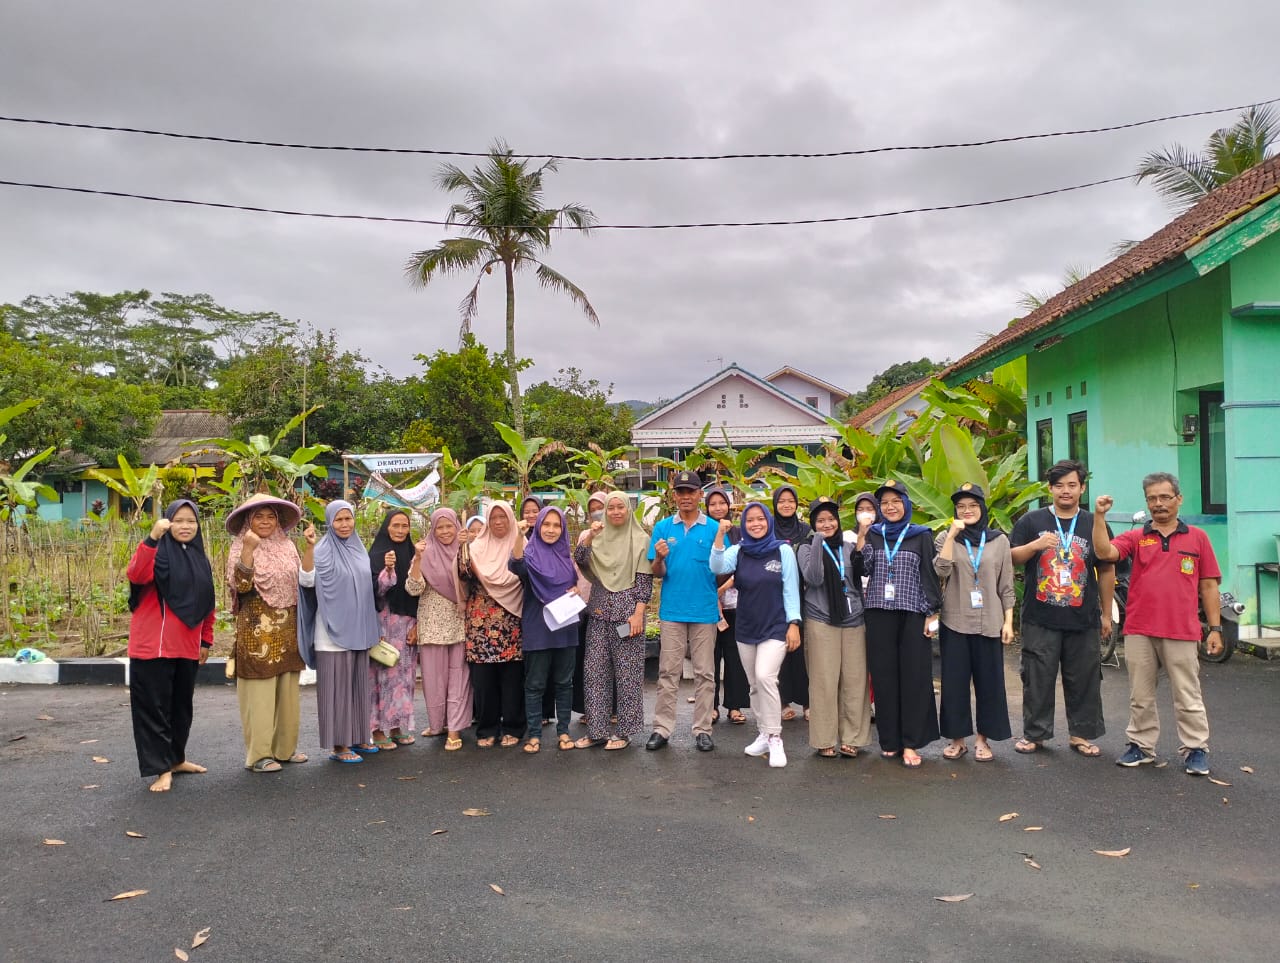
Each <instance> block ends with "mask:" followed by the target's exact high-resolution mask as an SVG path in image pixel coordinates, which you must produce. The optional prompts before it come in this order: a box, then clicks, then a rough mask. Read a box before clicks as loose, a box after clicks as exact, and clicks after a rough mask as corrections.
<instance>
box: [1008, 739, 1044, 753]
mask: <svg viewBox="0 0 1280 963" xmlns="http://www.w3.org/2000/svg"><path fill="white" fill-rule="evenodd" d="M1013 751H1014V752H1020V753H1022V754H1023V755H1024V756H1029V755H1031V753H1033V752H1039V751H1040V743H1038V742H1032V741H1031V740H1030V739H1019V740H1018V741H1017V742H1015V743H1014V744H1013Z"/></svg>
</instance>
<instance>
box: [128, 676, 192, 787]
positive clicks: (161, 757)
mask: <svg viewBox="0 0 1280 963" xmlns="http://www.w3.org/2000/svg"><path fill="white" fill-rule="evenodd" d="M199 669H200V663H199V662H197V661H196V660H195V659H130V660H129V713H130V715H131V716H132V717H133V744H134V746H135V747H136V748H137V750H138V771H139V772H140V773H142V775H144V776H158V775H160V774H161V773H165V772H168V771H169V770H170V769H172V768H173V767H174V766H176V765H178V763H180V762H186V759H187V736H189V735H190V734H191V716H192V709H191V700H192V697H193V696H194V695H195V691H196V672H197V671H198V670H199Z"/></svg>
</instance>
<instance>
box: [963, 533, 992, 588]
mask: <svg viewBox="0 0 1280 963" xmlns="http://www.w3.org/2000/svg"><path fill="white" fill-rule="evenodd" d="M986 547H987V533H986V530H985V529H984V530H983V532H982V539H981V540H980V541H979V542H978V554H977V556H976V557H975V556H974V554H973V546H972V545H970V544H969V543H968V542H965V543H964V550H965V551H966V552H968V553H969V564H970V565H972V566H973V578H974V581H977V578H978V566H979V565H980V564H981V563H982V550H983V549H985V548H986Z"/></svg>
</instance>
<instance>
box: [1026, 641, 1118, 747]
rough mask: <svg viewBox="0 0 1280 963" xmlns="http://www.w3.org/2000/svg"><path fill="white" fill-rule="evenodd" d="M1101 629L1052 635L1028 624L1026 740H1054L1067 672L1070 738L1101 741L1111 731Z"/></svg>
mask: <svg viewBox="0 0 1280 963" xmlns="http://www.w3.org/2000/svg"><path fill="white" fill-rule="evenodd" d="M1101 631H1102V627H1101V626H1100V625H1097V624H1095V625H1094V627H1093V628H1092V629H1088V630H1086V631H1084V632H1064V631H1062V630H1060V629H1046V628H1045V627H1044V626H1042V625H1036V624H1035V623H1033V622H1028V621H1026V620H1025V619H1024V620H1023V622H1022V736H1023V738H1024V739H1027V740H1029V741H1031V742H1044V741H1045V740H1046V739H1052V738H1053V712H1054V698H1055V692H1054V689H1055V688H1056V683H1057V681H1058V669H1059V668H1061V669H1062V701H1063V702H1064V703H1066V707H1067V732H1069V733H1070V734H1071V735H1073V736H1076V737H1077V738H1080V739H1097V738H1098V737H1099V736H1101V735H1102V734H1103V733H1105V732H1106V731H1107V727H1106V724H1105V723H1104V722H1103V721H1102V648H1101V639H1100V638H1099V634H1100V633H1101Z"/></svg>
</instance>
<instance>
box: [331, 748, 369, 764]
mask: <svg viewBox="0 0 1280 963" xmlns="http://www.w3.org/2000/svg"><path fill="white" fill-rule="evenodd" d="M329 761H330V762H364V757H362V756H360V755H358V754H357V753H354V752H352V751H351V750H350V749H348V750H347V751H346V752H331V753H329Z"/></svg>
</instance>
